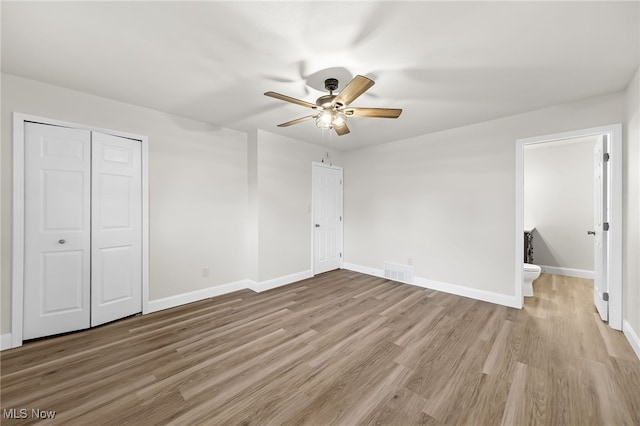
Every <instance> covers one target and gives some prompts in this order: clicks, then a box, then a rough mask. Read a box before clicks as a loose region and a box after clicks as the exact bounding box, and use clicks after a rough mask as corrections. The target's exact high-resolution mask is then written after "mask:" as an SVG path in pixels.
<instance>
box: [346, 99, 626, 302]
mask: <svg viewBox="0 0 640 426" xmlns="http://www.w3.org/2000/svg"><path fill="white" fill-rule="evenodd" d="M624 119H625V96H624V93H615V94H610V95H606V96H601V97H596V98H591V99H586V100H583V101H579V102H574V103H569V104H564V105H559V106H555V107H551V108H546V109H542V110H538V111H534V112H529V113H526V114H520V115H516V116H512V117H507V118H503V119H499V120H493V121H489V122H483V123H479V124H475V125H471V126H466V127H461V128H457V129H451V130H447V131H443V132H439V133H434V134H429V135H424V136H420V137H415V138H411V139H406V140H402V141H397V142H392V143H388V144H384V145H379V146H374V147H371V148H367V149H363V150H359V151H357V152H350V153H348V154H347V155H345V158H344V166H345V262H348V263H352V264H356V265H362V266H366V267H370V268H382V262H383V261H394V262H400V263H407V260H408V258H411V259H413V262H414V264H415V274H416V276H418V277H423V278H426V279H429V280H436V281H440V282H444V283H448V284H454V285H457V286H463V287H466V288H470V289H473V290H481V291H486V292H490V293H496V294H498V295H507V296H509V295H511V296H513V295H514V294H515V283H514V273H515V271H514V270H513V265H514V263H515V253H514V250H515V248H514V245H513V244H514V243H513V242H514V240H515V235H514V227H515V141H516V139H521V138H526V137H533V136H540V135H544V134H551V133H559V132H563V131H570V130H575V129H582V128H588V127H594V126H601V125H607V124H612V123H619V122H622V121H623V120H624Z"/></svg>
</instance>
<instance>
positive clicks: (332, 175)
mask: <svg viewBox="0 0 640 426" xmlns="http://www.w3.org/2000/svg"><path fill="white" fill-rule="evenodd" d="M312 170H313V172H312V178H313V179H312V180H313V191H312V192H313V203H312V204H313V226H314V228H313V247H314V250H313V258H314V262H313V263H314V265H313V272H314V274H320V273H322V272H327V271H331V270H334V269H338V268H341V267H342V169H341V168H338V167H333V166H328V165H321V164H314V165H313V166H312Z"/></svg>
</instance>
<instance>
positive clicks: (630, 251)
mask: <svg viewBox="0 0 640 426" xmlns="http://www.w3.org/2000/svg"><path fill="white" fill-rule="evenodd" d="M626 100H627V105H626V106H627V114H626V115H627V117H626V126H624V138H623V144H624V145H623V154H624V159H623V161H624V165H623V191H624V193H623V197H622V203H623V216H622V220H623V226H624V233H623V237H622V238H623V242H622V243H623V257H622V286H623V287H622V292H623V298H624V299H623V300H624V306H623V310H622V317H623V319H624V320H625V321H626V322H627V323H628V324H629V325H630V326H631V327H632V328H633V330H634V331H635V334H636V336H640V68H638V70H637V71H636V74H635V76H634V77H633V80H632V81H631V84H630V85H629V87H628V89H627V93H626ZM623 327H624V325H623ZM636 345H637V346H636V353H637V354H638V356H639V357H640V341H637V342H636Z"/></svg>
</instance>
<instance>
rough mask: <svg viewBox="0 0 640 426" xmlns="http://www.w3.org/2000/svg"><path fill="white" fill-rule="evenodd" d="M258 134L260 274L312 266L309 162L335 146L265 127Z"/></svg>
mask: <svg viewBox="0 0 640 426" xmlns="http://www.w3.org/2000/svg"><path fill="white" fill-rule="evenodd" d="M257 139H258V140H257V169H258V172H257V188H258V217H259V219H258V221H259V225H258V227H259V235H258V246H259V251H258V259H259V262H258V264H259V279H260V281H265V280H269V279H273V278H277V277H283V276H286V275H291V274H296V273H299V272H305V271H311V269H312V264H311V163H312V162H313V161H317V162H319V161H321V160H322V158H323V154H324V153H326V152H327V151H331V150H330V149H329V148H326V147H321V146H318V145H313V144H309V143H306V142H302V141H299V140H296V139H292V138H287V137H284V136H280V135H276V134H274V133H270V132H266V131H263V130H258V138H257ZM336 155H337V154H336V153H335V152H332V156H333V160H334V164H336V165H339V164H340V163H339V161H340V160H339V157H336Z"/></svg>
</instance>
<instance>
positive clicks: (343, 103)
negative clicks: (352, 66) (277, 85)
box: [265, 75, 402, 136]
mask: <svg viewBox="0 0 640 426" xmlns="http://www.w3.org/2000/svg"><path fill="white" fill-rule="evenodd" d="M374 84H375V82H374V81H373V80H371V79H369V78H367V77H363V76H361V75H357V76H355V77H354V78H353V80H351V81H350V82H349V84H347V85H346V86H345V88H344V89H342V91H341V92H340V93H338V94H337V95H334V94H333V91H334V90H336V89H337V88H338V80H337V79H335V78H327V79H326V80H325V81H324V87H325V89H327V90H328V91H329V94H328V95H324V96H320V97H319V98H318V99H316V103H315V104H312V103H311V102H307V101H302V100H300V99H296V98H292V97H291V96H286V95H281V94H280V93H276V92H266V93H265V95H266V96H270V97H272V98H276V99H280V100H282V101H286V102H291V103H293V104H297V105H302V106H304V107H307V108H311V109H312V110H314V111H315V112H314V113H313V114H311V115H307V116H306V117H302V118H296V119H295V120H291V121H287V122H286V123H282V124H278V127H289V126H292V125H294V124H298V123H302V122H303V121H308V120H313V119H315V120H316V126H318V127H320V128H322V129H331V128H332V129H333V130H335V132H336V133H337V134H338V136H342V135H346V134H347V133H349V132H350V130H349V127H348V126H347V117H369V118H398V117H400V114H402V110H401V109H396V108H358V107H350V106H349V104H351V102H353V101H354V100H355V99H356V98H357V97H358V96H360V95H362V94H363V93H364V92H366V91H367V90H369V89H370V88H371V86H373V85H374Z"/></svg>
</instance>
